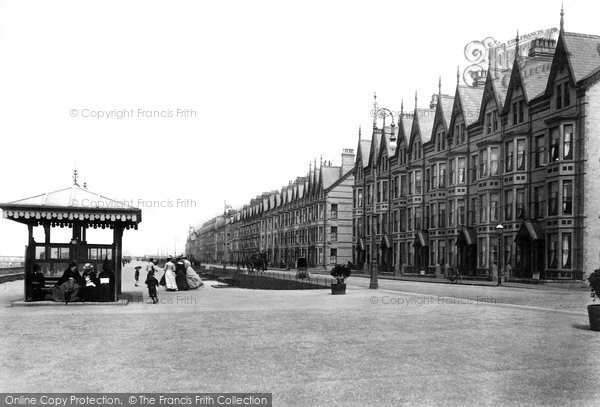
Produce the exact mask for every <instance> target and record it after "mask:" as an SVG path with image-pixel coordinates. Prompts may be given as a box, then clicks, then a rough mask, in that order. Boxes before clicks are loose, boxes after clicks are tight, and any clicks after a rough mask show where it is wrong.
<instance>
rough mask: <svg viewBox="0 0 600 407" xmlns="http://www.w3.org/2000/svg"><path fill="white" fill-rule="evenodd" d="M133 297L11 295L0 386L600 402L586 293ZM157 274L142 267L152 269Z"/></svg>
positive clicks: (1, 345) (406, 289) (308, 398)
mask: <svg viewBox="0 0 600 407" xmlns="http://www.w3.org/2000/svg"><path fill="white" fill-rule="evenodd" d="M135 265H136V264H135V263H130V264H128V265H127V266H126V268H125V270H124V278H123V290H124V292H126V293H127V294H128V295H129V303H128V305H127V306H121V307H114V306H112V307H111V306H106V307H102V306H93V307H83V306H80V307H71V306H69V305H64V304H60V305H57V306H48V307H11V306H9V305H10V303H11V302H12V301H16V300H18V299H20V297H21V296H22V292H23V287H22V284H23V283H22V281H14V282H8V283H4V284H0V327H1V328H2V329H1V332H2V333H1V334H0V392H7V391H10V392H24V391H32V390H35V391H37V392H45V391H53V392H61V391H64V392H69V391H71V392H72V391H78V392H86V391H96V392H113V391H114V392H268V393H273V405H276V406H281V405H298V406H313V405H314V406H317V405H343V406H354V405H356V406H365V405H377V406H379V405H394V406H395V405H465V404H467V405H503V406H504V405H556V406H558V405H560V406H563V405H590V406H591V405H595V404H596V403H597V400H600V386H598V383H600V369H598V365H599V364H600V352H598V347H599V346H600V332H593V331H590V330H589V326H588V318H587V314H586V310H585V306H586V305H587V304H590V303H591V298H589V294H588V293H587V291H583V290H564V289H551V290H540V289H524V288H518V287H492V286H489V287H487V286H467V285H451V284H438V283H421V282H412V281H401V280H380V281H379V286H380V288H379V289H378V290H369V289H368V288H366V287H367V286H368V283H369V281H368V280H367V279H365V278H360V277H351V278H350V279H349V280H348V289H347V294H346V295H343V296H332V295H331V293H330V291H329V290H326V289H325V290H297V291H273V290H247V289H238V288H212V287H211V285H212V283H211V282H207V284H206V286H205V287H204V288H201V289H199V290H193V291H187V292H165V291H164V289H161V290H159V298H160V301H161V303H160V304H158V305H153V304H148V303H147V302H148V298H147V293H146V292H145V289H144V288H143V287H142V286H140V287H135V286H134V285H133V266H135ZM143 274H144V273H143Z"/></svg>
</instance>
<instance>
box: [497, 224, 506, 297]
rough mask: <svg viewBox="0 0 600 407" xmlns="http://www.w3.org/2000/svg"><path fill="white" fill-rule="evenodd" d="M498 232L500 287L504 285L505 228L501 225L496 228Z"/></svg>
mask: <svg viewBox="0 0 600 407" xmlns="http://www.w3.org/2000/svg"><path fill="white" fill-rule="evenodd" d="M496 230H497V231H498V285H499V286H500V285H502V240H504V239H503V236H504V226H502V224H501V223H500V224H499V225H498V226H496Z"/></svg>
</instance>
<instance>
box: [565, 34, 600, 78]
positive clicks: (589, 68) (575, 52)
mask: <svg viewBox="0 0 600 407" xmlns="http://www.w3.org/2000/svg"><path fill="white" fill-rule="evenodd" d="M563 39H564V41H565V46H566V49H567V52H568V53H569V54H570V56H569V58H570V60H571V67H572V68H573V75H574V76H575V81H576V82H579V81H580V80H582V79H585V78H586V77H587V76H589V75H591V74H593V73H595V72H596V71H598V69H599V68H600V36H598V35H587V34H577V33H571V32H565V33H564V36H563Z"/></svg>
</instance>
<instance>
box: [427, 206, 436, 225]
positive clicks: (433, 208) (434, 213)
mask: <svg viewBox="0 0 600 407" xmlns="http://www.w3.org/2000/svg"><path fill="white" fill-rule="evenodd" d="M430 208H431V210H430V212H429V213H430V214H431V221H430V224H431V228H432V229H435V228H436V227H437V226H436V217H437V204H434V203H433V204H431V205H430Z"/></svg>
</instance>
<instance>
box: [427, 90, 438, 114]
mask: <svg viewBox="0 0 600 407" xmlns="http://www.w3.org/2000/svg"><path fill="white" fill-rule="evenodd" d="M437 102H438V94H437V93H434V94H433V95H431V102H429V108H430V109H431V110H433V109H435V107H436V106H437Z"/></svg>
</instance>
